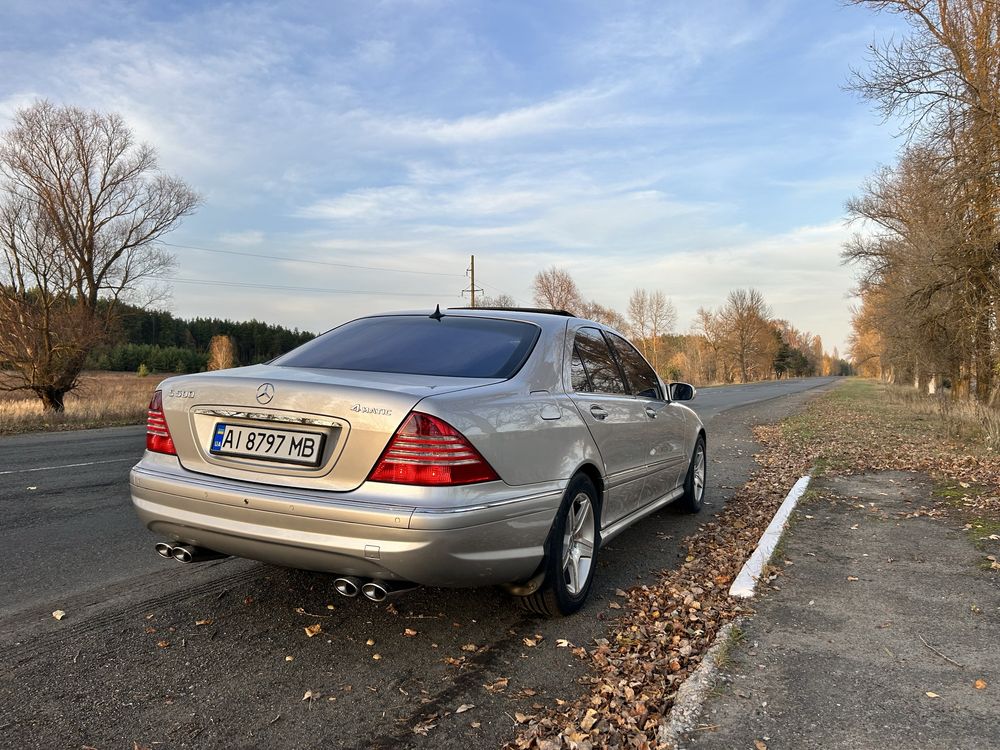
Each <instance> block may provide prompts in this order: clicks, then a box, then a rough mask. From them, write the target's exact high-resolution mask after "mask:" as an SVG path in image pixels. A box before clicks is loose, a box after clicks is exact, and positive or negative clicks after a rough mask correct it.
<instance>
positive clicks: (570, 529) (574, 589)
mask: <svg viewBox="0 0 1000 750" xmlns="http://www.w3.org/2000/svg"><path fill="white" fill-rule="evenodd" d="M600 520H601V519H600V504H599V501H598V498H597V490H596V488H595V487H594V483H593V482H592V481H590V478H589V477H587V476H586V475H584V474H579V475H577V476H576V477H574V478H573V481H572V482H570V484H569V487H568V488H567V490H566V496H565V497H564V498H563V503H562V505H561V506H560V508H559V513H558V514H557V515H556V520H555V523H554V524H553V526H552V532H551V534H550V535H549V542H548V550H547V553H546V558H545V580H544V581H543V583H542V585H541V587H540V588H539V589H538V591H536V592H535V593H533V594H528V595H527V596H522V597H520V601H521V605H522V606H523V607H524V608H525V609H527V610H528V611H530V612H535V613H537V614H540V615H545V616H546V617H558V616H560V615H571V614H573V613H574V612H576V611H577V610H578V609H580V607H582V606H583V603H584V602H585V601H586V599H587V594H588V593H590V584H591V582H592V581H593V579H594V569H595V564H596V562H597V548H598V546H599V543H600V532H599V529H600V528H601V527H600Z"/></svg>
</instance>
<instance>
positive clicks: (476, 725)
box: [469, 721, 482, 729]
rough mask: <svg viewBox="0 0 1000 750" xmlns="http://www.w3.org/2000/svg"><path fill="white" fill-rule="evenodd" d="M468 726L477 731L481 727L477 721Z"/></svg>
mask: <svg viewBox="0 0 1000 750" xmlns="http://www.w3.org/2000/svg"><path fill="white" fill-rule="evenodd" d="M469 726H470V727H472V728H473V729H479V727H481V726H482V724H481V723H480V722H478V721H474V722H472V723H471V724H469Z"/></svg>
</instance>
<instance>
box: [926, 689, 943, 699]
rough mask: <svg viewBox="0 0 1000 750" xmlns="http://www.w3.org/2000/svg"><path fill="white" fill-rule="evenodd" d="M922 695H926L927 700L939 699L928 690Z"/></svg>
mask: <svg viewBox="0 0 1000 750" xmlns="http://www.w3.org/2000/svg"><path fill="white" fill-rule="evenodd" d="M924 695H926V696H927V697H928V698H940V697H941V696H940V695H938V694H937V693H932V692H931V691H930V690H928V691H927V692H926V693H924Z"/></svg>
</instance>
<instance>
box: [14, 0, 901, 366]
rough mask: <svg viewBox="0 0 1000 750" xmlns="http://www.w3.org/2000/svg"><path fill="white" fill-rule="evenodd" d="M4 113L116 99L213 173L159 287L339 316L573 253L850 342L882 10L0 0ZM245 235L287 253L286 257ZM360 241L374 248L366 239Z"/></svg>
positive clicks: (684, 319)
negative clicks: (860, 193) (747, 297)
mask: <svg viewBox="0 0 1000 750" xmlns="http://www.w3.org/2000/svg"><path fill="white" fill-rule="evenodd" d="M0 18H2V19H3V23H2V24H0V69H2V70H3V71H4V72H3V75H2V76H0V128H4V127H7V126H8V125H9V123H10V118H11V115H12V113H13V112H14V111H15V110H16V109H17V108H18V107H21V106H24V105H27V104H30V103H31V102H32V101H33V100H35V99H37V98H41V97H45V98H49V99H51V100H53V101H56V102H60V103H62V102H65V103H73V104H77V105H81V106H86V107H96V108H100V109H102V110H115V111H118V112H120V113H121V114H122V115H123V116H124V117H125V118H126V119H127V121H128V122H129V123H130V125H131V126H132V127H133V129H134V130H135V131H136V133H137V134H138V135H139V137H140V138H141V139H143V140H146V141H148V142H150V143H152V144H153V145H154V146H155V147H156V148H157V149H158V151H159V154H160V161H161V166H162V167H163V168H164V169H165V170H167V171H169V172H171V173H174V174H177V175H179V176H181V177H182V178H184V179H185V180H187V181H188V182H189V183H190V184H191V185H192V186H194V187H195V188H196V189H197V190H199V191H200V192H201V193H202V194H203V195H204V197H205V202H204V205H203V206H202V208H201V209H200V210H199V212H198V213H197V214H196V215H195V216H193V217H191V218H189V219H188V220H187V221H186V222H185V223H184V224H183V226H182V227H181V228H180V229H178V230H177V231H175V232H174V233H173V234H171V235H169V237H168V238H167V239H168V241H169V242H170V243H172V244H173V245H176V246H183V247H173V248H171V249H172V250H173V252H175V254H176V257H177V266H176V269H175V271H174V277H175V280H174V282H173V284H172V288H173V293H172V298H171V300H170V302H169V307H170V309H171V310H172V311H173V312H175V313H177V314H179V315H182V316H185V317H188V316H196V315H201V316H220V317H232V318H238V319H242V318H250V317H256V318H260V319H266V320H269V321H275V322H281V323H284V324H287V325H290V326H297V327H299V328H305V329H310V330H325V329H326V328H329V327H330V326H331V325H334V324H336V323H339V322H341V321H343V320H345V319H348V318H350V317H352V316H355V315H357V314H360V313H367V312H373V311H379V310H385V309H400V308H414V307H428V306H430V307H433V305H434V303H436V302H440V303H441V305H442V307H444V306H445V305H454V304H460V303H461V299H462V297H461V289H462V288H463V286H464V285H465V284H466V281H467V280H466V278H465V270H466V267H467V265H468V260H469V255H470V254H471V253H475V255H476V267H477V282H479V284H480V285H482V286H483V287H485V289H486V291H487V292H490V293H496V292H500V291H502V292H506V293H508V294H510V295H512V296H513V297H515V298H516V299H517V300H518V301H519V302H521V303H522V304H530V303H531V292H530V285H531V279H532V276H533V275H534V274H535V272H536V271H537V270H538V269H540V268H543V267H547V266H550V265H553V264H555V265H559V266H562V267H564V268H566V269H567V270H568V271H569V272H570V273H572V275H573V276H574V278H575V279H576V280H577V283H578V284H579V286H580V287H581V289H582V290H583V292H584V294H585V295H586V296H587V297H589V298H592V299H595V300H597V301H599V302H601V303H602V304H605V305H609V306H612V307H615V308H618V309H619V310H621V309H624V307H625V303H626V300H627V299H628V295H629V293H630V291H631V290H632V289H633V288H634V287H637V286H642V287H646V288H650V289H653V288H656V289H662V290H663V291H664V292H665V293H666V294H667V295H668V296H670V297H671V298H672V299H673V301H674V303H675V304H676V306H677V308H678V310H679V313H680V323H679V328H680V329H681V330H687V328H688V327H689V325H690V321H691V319H692V317H693V314H694V312H695V310H696V309H697V308H698V307H699V306H703V305H704V306H709V307H715V306H717V305H719V304H720V303H721V302H722V301H723V300H724V298H725V295H726V293H727V292H728V290H730V289H732V288H735V287H739V286H754V287H757V288H759V289H760V290H761V291H762V292H763V293H764V295H765V297H766V298H767V300H768V302H769V303H770V304H771V306H772V308H773V310H774V313H775V315H776V316H778V317H782V318H786V319H788V320H790V321H791V322H792V323H793V324H795V325H796V326H798V327H799V328H802V329H807V330H810V331H812V332H815V333H819V334H820V335H822V337H823V341H824V343H825V344H826V346H827V348H828V349H832V348H833V346H839V347H841V349H843V346H844V340H845V339H846V336H847V333H848V329H849V304H850V300H849V298H848V297H849V292H850V289H851V287H852V274H851V271H850V269H845V268H843V267H841V265H840V263H839V256H838V254H839V249H840V245H841V244H842V242H843V241H844V240H845V238H846V237H847V236H848V234H849V232H850V229H849V228H847V227H845V226H844V223H843V213H844V212H843V204H844V201H845V199H847V198H848V197H849V196H850V195H851V194H852V193H854V192H855V191H856V190H857V188H858V185H859V184H860V182H861V181H862V180H863V179H864V177H865V176H866V175H867V174H868V173H870V172H871V171H872V170H873V169H874V168H875V166H876V165H877V164H879V163H885V162H888V161H890V160H891V159H892V156H893V153H894V152H895V150H896V148H897V147H898V145H899V144H898V141H897V140H896V139H894V137H893V129H892V127H891V126H887V125H884V124H882V123H881V122H880V120H879V118H878V116H877V115H876V114H875V113H873V112H872V111H871V109H870V108H869V107H868V106H867V105H866V104H864V103H862V102H859V101H858V100H857V99H856V98H855V97H854V96H853V95H852V94H849V93H846V92H844V91H843V90H842V86H843V84H844V83H845V82H846V80H847V78H848V76H849V73H850V69H851V67H852V66H854V67H861V66H863V65H864V63H865V53H866V50H867V47H868V45H869V44H871V43H872V41H873V40H874V39H876V38H882V37H884V36H886V35H889V34H892V33H894V32H895V33H898V32H899V29H898V27H896V28H894V27H893V25H892V24H893V23H894V21H893V19H892V18H887V17H882V16H875V15H872V14H871V13H870V12H868V11H866V10H863V9H859V8H853V7H845V6H843V5H842V4H841V3H840V2H838V0H769V1H764V0H753V1H748V2H741V1H739V0H724V1H722V2H714V3H690V2H686V1H674V0H670V1H666V0H660V1H657V0H652V1H650V2H622V1H621V0H616V1H615V2H606V1H604V0H593V1H592V2H585V1H584V2H580V1H573V2H570V1H566V2H546V3H538V2H531V1H528V0H525V1H524V2H515V1H513V0H511V1H509V2H497V1H492V2H487V1H483V0H454V1H451V2H449V1H448V0H409V1H406V0H381V1H378V0H372V1H371V2H347V1H345V2H324V3H320V2H301V3H299V2H248V3H238V2H234V3H225V4H221V3H210V2H205V3H196V2H174V1H171V0H151V1H150V2H146V3H143V2H135V3H118V2H114V1H113V0H112V1H110V2H108V1H105V2H102V3H100V4H98V5H95V4H93V3H90V2H86V1H85V0H77V1H75V2H74V1H73V0H66V1H65V2H48V1H47V0H37V2H23V1H22V0H0ZM255 256H272V257H271V258H263V257H255ZM358 266H361V267H358Z"/></svg>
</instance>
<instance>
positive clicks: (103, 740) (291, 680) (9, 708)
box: [0, 378, 835, 748]
mask: <svg viewBox="0 0 1000 750" xmlns="http://www.w3.org/2000/svg"><path fill="white" fill-rule="evenodd" d="M833 381H835V379H834V378H812V379H805V380H791V381H781V382H772V383H761V384H753V385H746V386H735V387H729V388H709V389H704V390H702V391H701V392H700V393H699V395H698V397H697V399H696V400H695V401H694V402H692V406H693V407H694V408H695V409H696V411H698V412H699V414H700V415H701V416H702V419H703V420H704V421H705V422H706V424H707V426H708V431H709V450H710V455H711V456H712V465H711V467H710V482H709V495H708V499H709V506H708V508H707V509H706V512H707V513H708V514H711V513H715V512H718V510H719V509H720V508H721V506H722V505H723V504H724V502H725V499H726V497H727V496H728V494H730V493H731V491H732V489H733V488H735V487H737V486H739V484H741V483H742V482H743V481H744V480H745V477H746V475H747V474H748V473H749V471H750V470H752V468H753V462H752V458H751V456H752V453H753V445H752V438H751V436H750V432H749V426H750V425H752V424H753V423H755V422H757V421H761V420H764V421H767V420H770V419H774V418H778V417H780V416H783V415H784V414H786V413H790V412H791V411H794V410H795V409H797V408H799V406H800V405H801V403H802V402H803V400H804V399H805V398H807V397H808V396H809V394H807V393H806V392H807V391H812V390H813V389H817V388H822V387H825V386H829V385H830V384H831V383H832V382H833ZM143 433H144V428H143V427H127V428H109V429H102V430H87V431H80V432H63V433H49V434H34V435H22V436H14V437H6V438H0V512H2V514H3V515H2V518H3V523H2V525H0V570H2V571H3V576H2V579H0V664H4V665H5V668H4V670H3V674H2V676H0V745H3V746H18V747H33V746H39V747H42V746H44V747H62V746H79V745H81V744H84V745H90V746H93V747H97V748H104V747H125V746H127V747H132V743H133V742H138V743H140V745H143V746H144V745H148V744H152V745H153V746H157V745H156V744H155V743H164V744H162V745H160V746H163V747H216V746H219V747H222V746H225V747H237V746H245V747H253V746H257V745H260V744H283V745H285V746H303V747H311V746H319V745H323V746H330V745H334V746H343V747H372V746H398V745H400V744H404V745H408V744H414V745H421V746H422V745H425V744H428V743H429V745H432V746H435V747H444V746H456V747H458V746H469V745H470V744H471V745H475V746H479V745H480V744H482V745H485V746H493V745H496V744H498V743H502V742H503V741H504V740H505V739H507V738H509V737H510V735H511V733H512V731H513V723H512V721H511V719H510V718H509V717H510V716H513V715H514V713H515V711H522V712H525V713H530V712H531V711H532V710H533V708H532V706H533V705H534V704H537V705H543V704H549V703H550V700H551V699H552V698H554V697H559V696H561V697H563V698H564V699H568V698H571V697H573V695H575V694H576V692H577V691H578V690H580V688H579V686H577V685H576V678H577V677H579V676H580V675H581V674H583V673H585V669H586V665H585V664H583V663H582V662H580V660H579V659H576V658H575V657H573V656H572V655H571V654H570V652H569V650H568V649H565V648H557V647H555V645H554V641H555V640H556V639H558V638H566V639H569V640H571V641H573V642H574V643H583V644H586V643H589V642H590V641H591V640H592V639H593V638H595V637H600V636H601V635H602V633H603V631H604V628H605V625H604V624H603V623H602V620H604V619H605V617H606V616H609V615H610V614H611V613H612V612H613V611H612V610H608V609H607V607H608V602H609V601H610V600H613V598H614V591H615V589H616V588H627V587H628V586H631V585H634V584H635V583H637V582H641V581H644V580H652V577H653V576H654V575H655V572H656V571H657V570H660V569H663V568H665V567H669V566H670V565H672V564H673V562H674V560H676V559H677V558H679V557H681V556H682V552H681V551H680V550H679V549H677V545H676V542H677V540H679V539H681V538H682V537H683V536H684V535H685V534H686V533H690V532H691V531H693V530H694V528H696V526H697V524H698V523H699V520H698V519H696V518H694V517H689V516H682V515H680V514H678V513H676V512H674V511H671V510H669V509H668V510H666V511H663V512H661V513H658V514H655V515H654V516H651V517H649V518H648V519H646V520H644V521H643V522H642V523H641V524H639V525H637V526H636V527H633V528H632V529H630V530H629V531H627V532H625V533H623V534H622V535H621V536H620V537H618V538H617V539H616V540H614V542H612V543H611V545H610V546H609V547H607V548H605V549H603V550H602V554H601V560H600V561H599V570H598V578H597V581H596V582H595V586H594V589H593V592H592V600H591V601H590V602H589V603H588V605H587V607H586V608H585V609H584V610H583V611H582V612H581V613H580V614H578V615H577V616H575V617H573V618H569V619H566V620H558V621H543V620H538V619H537V618H534V617H531V616H529V615H527V614H525V613H523V612H521V611H520V610H519V609H518V608H517V607H516V606H512V604H511V602H510V601H509V599H507V598H506V597H505V596H504V595H503V594H501V593H499V592H498V591H496V590H492V589H489V590H485V589H483V590H469V591H444V590H434V589H427V590H420V591H418V592H414V593H413V594H410V595H408V596H407V597H405V598H402V599H398V600H396V601H395V602H394V605H393V606H392V607H386V606H384V605H373V604H371V603H370V602H366V601H364V600H361V599H358V600H344V599H341V598H338V597H337V596H336V595H335V594H334V593H333V591H332V586H331V578H330V577H329V576H324V575H321V574H315V573H307V572H302V571H292V570H286V569H282V568H275V567H271V566H266V565H262V564H259V563H256V562H252V561H246V560H224V561H219V562H212V563H203V564H200V565H192V566H181V565H179V564H177V563H173V562H172V561H166V560H163V559H162V558H160V557H158V556H157V555H156V554H155V553H154V552H153V550H152V544H153V543H154V542H155V541H156V539H154V538H153V536H152V535H151V534H149V533H148V532H147V531H146V530H145V529H144V528H143V527H142V525H141V524H140V523H139V522H138V520H137V519H136V518H135V516H134V515H133V513H132V511H131V508H130V503H129V497H128V470H129V468H130V467H131V466H132V465H133V464H134V463H135V462H136V461H137V460H138V459H139V457H140V455H141V453H142V450H143V442H144V441H143ZM698 518H699V519H700V520H704V518H705V514H703V515H702V516H700V517H698ZM56 609H62V610H64V611H65V612H66V613H67V616H66V618H65V619H64V620H62V621H60V622H57V621H55V620H54V619H52V617H51V614H50V613H51V612H52V611H53V610H56ZM198 621H201V622H203V623H205V622H206V621H211V622H210V623H208V624H201V625H197V624H195V623H196V622H198ZM316 623H320V624H322V628H323V630H322V635H321V637H316V638H307V637H306V636H305V634H304V631H303V627H304V626H307V625H314V624H316ZM406 628H409V629H410V630H413V631H416V632H417V635H415V636H407V635H404V630H405V629H406ZM535 633H540V634H542V635H543V636H544V639H543V641H541V642H539V645H537V646H530V647H529V646H525V645H524V642H523V638H525V637H529V636H534V634H535ZM369 640H372V641H374V644H373V645H368V641H369ZM470 644H472V645H474V646H475V648H474V649H468V648H467V649H466V650H463V649H462V646H466V647H468V646H469V645H470ZM376 655H378V657H379V658H378V659H376V658H375V656H376ZM288 657H291V659H289V658H288ZM449 659H450V660H452V661H448V660H449ZM6 665H13V667H12V668H11V669H9V670H8V669H7V668H6ZM502 677H507V678H508V679H509V681H510V682H509V685H508V687H506V688H503V689H497V690H495V691H492V692H491V691H488V690H484V688H483V685H484V684H493V683H494V682H495V681H496V680H498V679H500V678H502ZM306 691H312V693H313V698H314V699H312V700H306V701H303V699H302V698H303V695H304V694H305V692H306ZM525 691H527V692H525ZM316 696H319V697H318V698H317V697H316ZM539 701H541V702H539ZM462 703H465V704H474V705H476V706H477V708H476V709H469V710H467V711H465V712H463V713H462V714H454V713H453V712H454V710H455V708H457V707H458V706H459V705H461V704H462ZM448 712H452V713H450V715H445V716H443V718H440V717H439V718H438V719H432V718H428V717H433V716H434V715H435V714H439V715H441V714H447V713H448ZM423 721H427V722H428V723H433V724H434V725H435V726H434V728H433V729H430V730H428V734H427V736H426V737H425V736H423V735H421V734H414V732H413V726H414V725H415V724H419V723H420V722H423ZM5 735H7V736H8V737H10V738H14V739H12V740H11V742H14V744H13V745H8V742H7V741H5V740H3V739H2V738H3V737H4V736H5Z"/></svg>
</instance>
